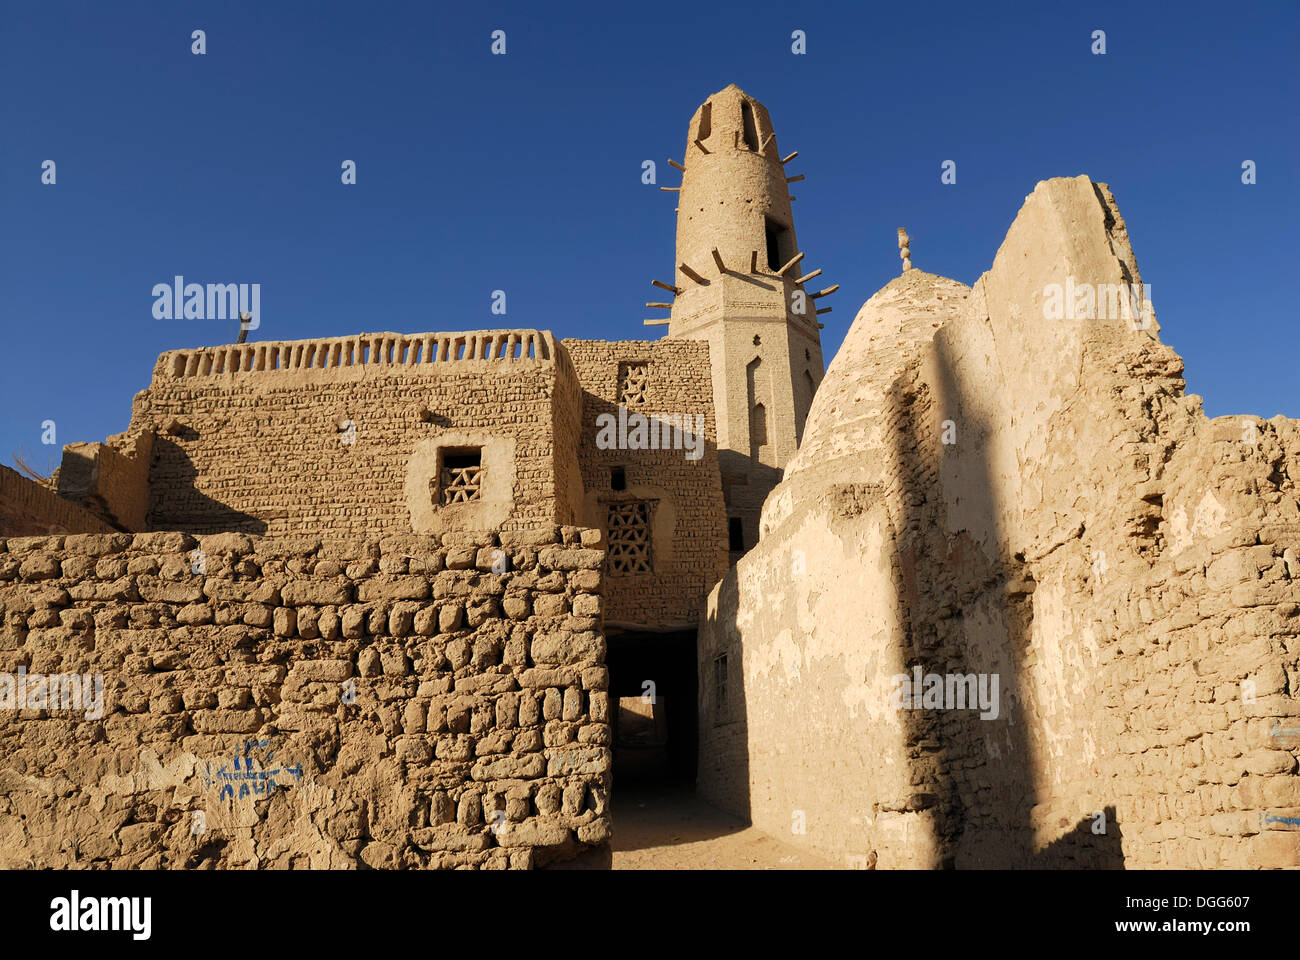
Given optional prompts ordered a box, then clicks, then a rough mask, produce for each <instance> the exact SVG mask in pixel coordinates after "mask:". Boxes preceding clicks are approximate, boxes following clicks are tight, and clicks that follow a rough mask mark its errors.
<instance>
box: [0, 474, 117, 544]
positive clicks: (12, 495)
mask: <svg viewBox="0 0 1300 960" xmlns="http://www.w3.org/2000/svg"><path fill="white" fill-rule="evenodd" d="M112 529H113V528H112V527H111V526H109V525H108V524H107V523H105V522H104V521H103V520H102V519H100V518H99V517H97V516H95V515H94V514H93V513H90V512H89V511H87V510H84V509H82V508H81V507H79V506H77V505H76V504H75V503H71V502H69V501H67V500H63V499H61V498H60V497H59V495H58V494H56V493H55V492H54V491H53V490H51V489H50V488H49V487H44V486H41V485H40V484H39V483H36V482H35V481H34V480H30V479H28V478H27V477H24V476H23V475H22V474H20V473H18V471H16V470H11V469H10V468H9V467H0V536H7V537H22V536H35V535H38V534H48V533H107V532H109V531H111V530H112Z"/></svg>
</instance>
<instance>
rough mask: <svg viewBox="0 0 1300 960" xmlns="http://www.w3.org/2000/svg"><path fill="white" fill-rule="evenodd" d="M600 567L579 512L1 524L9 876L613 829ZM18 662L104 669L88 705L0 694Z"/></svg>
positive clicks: (483, 854)
mask: <svg viewBox="0 0 1300 960" xmlns="http://www.w3.org/2000/svg"><path fill="white" fill-rule="evenodd" d="M196 548H197V549H198V550H199V551H200V552H195V551H196ZM602 561H603V552H602V551H601V550H600V549H599V534H598V533H597V532H596V531H591V530H583V529H579V528H576V527H564V528H560V529H558V530H557V529H556V528H554V527H551V528H549V529H540V530H532V531H514V532H504V533H501V534H499V535H479V536H474V535H466V534H459V535H453V534H449V535H447V536H445V537H442V538H441V539H439V538H435V537H417V536H402V537H390V538H386V539H383V540H380V541H374V540H369V541H362V540H324V541H321V540H318V539H270V538H249V537H246V536H243V535H239V534H218V535H213V536H208V537H203V538H200V539H198V540H196V539H195V538H193V537H190V536H187V535H184V534H179V533H154V534H137V535H134V536H132V535H129V534H108V535H96V536H69V537H66V538H65V537H35V538H17V539H9V540H7V541H5V540H0V616H3V633H2V634H0V867H3V868H12V867H24V866H28V867H30V866H35V867H52V868H61V867H68V866H83V867H84V866H106V867H113V868H122V867H147V868H153V867H163V868H173V867H221V868H234V867H241V868H246V867H261V868H282V867H306V866H310V867H328V868H354V867H355V868H360V867H433V868H445V867H466V866H469V867H481V868H505V867H512V868H519V867H529V866H532V865H536V864H539V863H542V862H545V861H546V860H547V859H549V858H553V857H556V856H563V855H565V854H568V853H571V852H574V851H575V850H577V849H581V848H583V847H585V846H587V845H590V844H599V843H602V842H604V841H605V839H606V838H607V837H608V835H609V813H608V807H607V799H608V791H609V746H608V745H609V726H608V703H607V698H606V697H607V695H606V692H605V689H606V670H605V667H604V638H603V634H602V628H601V620H600V606H601V596H600V591H601V565H602ZM507 566H508V572H505V573H494V572H493V571H494V570H501V569H504V568H505V567H507ZM20 670H22V671H23V672H24V674H25V677H24V682H27V683H33V682H34V677H33V675H35V674H41V675H43V676H46V677H48V676H51V675H56V674H73V673H76V674H80V675H89V676H94V675H97V674H98V675H102V694H103V696H102V701H101V702H102V712H101V711H97V710H95V709H94V705H93V703H91V702H90V701H89V700H86V701H82V702H76V701H74V700H71V699H69V700H67V701H64V702H59V703H54V704H51V703H48V702H45V701H42V700H40V699H34V698H35V697H38V696H41V695H40V694H38V693H37V692H35V691H33V694H32V696H33V699H23V700H16V699H15V698H16V697H17V696H18V694H17V690H18V689H19V687H18V680H17V677H18V674H19V671H20ZM91 687H92V684H87V689H90V688H91ZM37 689H38V690H39V689H40V688H39V687H38V688H37ZM59 690H60V695H61V696H63V695H65V694H67V693H70V691H69V690H68V687H67V686H66V684H64V683H62V682H61V683H60V686H59ZM6 698H7V699H6ZM42 706H44V707H45V708H44V709H42V708H41V707H42ZM70 706H76V707H77V708H78V709H65V708H66V707H70ZM16 707H27V708H28V709H16ZM50 707H55V709H50Z"/></svg>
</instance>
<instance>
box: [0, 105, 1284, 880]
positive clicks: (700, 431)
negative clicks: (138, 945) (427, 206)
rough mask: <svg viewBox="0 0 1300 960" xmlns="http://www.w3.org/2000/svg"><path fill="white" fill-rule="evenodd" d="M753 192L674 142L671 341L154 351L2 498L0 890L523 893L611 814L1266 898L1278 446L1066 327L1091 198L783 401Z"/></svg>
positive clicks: (778, 205) (1043, 221)
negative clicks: (703, 816) (103, 435)
mask: <svg viewBox="0 0 1300 960" xmlns="http://www.w3.org/2000/svg"><path fill="white" fill-rule="evenodd" d="M794 156H795V154H793V153H791V154H786V155H783V154H782V152H781V150H780V149H779V148H778V146H777V142H776V137H775V133H774V129H773V126H772V121H771V118H770V117H769V115H768V113H767V111H766V109H764V108H763V106H762V105H761V104H760V103H758V102H757V101H755V100H754V99H753V98H751V97H749V96H747V95H746V94H744V93H743V92H742V91H740V90H739V89H737V88H736V87H734V86H731V87H728V88H726V89H725V90H722V91H719V92H718V93H716V94H714V95H713V96H712V97H710V98H709V99H708V100H707V101H706V102H705V103H704V104H703V105H702V106H701V107H700V108H699V110H697V111H696V113H695V115H694V116H693V117H692V119H691V121H690V125H689V128H688V135H687V141H686V153H685V156H684V160H683V162H682V163H680V164H677V163H675V162H674V165H675V166H678V167H680V168H681V169H682V182H681V186H680V188H679V189H678V191H677V197H678V211H677V212H678V226H677V238H676V256H675V260H674V263H675V270H674V274H673V276H672V278H671V281H657V282H656V285H657V286H658V287H659V288H660V289H661V290H663V291H664V292H665V293H666V294H669V295H671V302H665V303H662V304H650V305H649V306H651V307H652V308H654V307H659V308H666V309H667V310H668V316H667V317H666V318H663V319H660V320H653V321H646V323H647V324H651V325H666V326H667V335H666V336H665V337H663V338H662V339H659V340H626V341H590V340H572V339H568V340H561V339H557V338H556V337H555V336H554V335H553V334H552V333H551V332H549V331H543V330H486V331H470V332H461V333H410V334H401V333H363V334H356V335H353V336H344V337H333V338H326V339H315V340H303V341H292V342H261V343H241V344H233V345H225V346H215V347H202V348H196V349H186V350H177V351H171V352H168V353H164V354H163V355H162V356H160V357H159V358H158V360H157V363H156V364H155V366H154V369H153V376H152V379H151V381H150V383H149V385H148V387H147V389H145V390H143V391H142V392H141V393H139V394H137V395H136V397H135V400H134V403H133V406H132V415H131V420H130V425H129V426H128V428H127V430H126V431H125V432H124V433H122V434H120V435H118V436H115V437H111V438H109V439H107V440H106V441H104V442H102V443H77V444H71V445H69V446H68V447H66V448H65V450H64V456H63V462H62V466H61V467H60V469H59V471H58V472H57V474H56V477H55V478H54V480H53V482H52V483H51V484H48V485H46V484H40V483H36V482H33V481H31V480H28V479H26V478H24V477H22V476H20V475H18V474H16V473H14V472H13V471H10V470H7V469H0V618H2V621H0V866H4V867H13V866H40V867H60V866H72V865H77V866H112V867H123V866H149V867H155V866H162V867H199V866H216V867H222V868H235V867H299V866H306V867H373V868H401V867H412V868H422V867H432V868H440V867H478V868H485V869H492V868H527V867H531V866H537V865H543V864H545V863H547V862H549V861H552V860H554V859H556V858H561V857H566V856H569V855H572V854H575V853H578V852H581V851H583V850H588V849H591V848H593V847H599V846H600V845H602V844H606V843H608V841H609V838H610V835H611V829H616V824H615V825H612V824H611V816H610V799H611V793H612V791H614V790H616V789H617V786H618V784H619V783H621V782H624V780H625V779H626V780H627V781H629V782H630V781H631V780H632V779H634V778H637V777H647V776H650V777H656V778H671V779H677V780H680V781H683V782H685V783H689V784H695V785H696V787H697V789H698V790H699V791H700V793H702V794H703V795H704V796H705V797H706V798H707V799H709V800H710V801H711V802H713V803H715V804H717V805H718V806H721V807H723V808H725V809H728V810H732V811H735V812H736V813H738V814H740V815H742V816H744V817H746V818H748V819H749V820H751V821H752V822H753V823H754V824H756V825H757V826H759V827H761V828H762V829H764V830H767V831H769V832H771V833H773V834H779V835H781V836H782V837H783V838H785V839H786V840H788V841H789V842H793V843H795V844H805V845H807V846H808V847H809V849H810V850H813V851H815V852H816V853H818V854H819V855H821V856H824V857H827V858H830V859H831V860H832V861H834V862H838V863H841V864H843V865H844V866H846V867H850V868H853V867H871V866H877V867H881V868H889V867H939V866H958V867H964V866H1076V867H1117V866H1128V867H1143V866H1201V867H1216V866H1234V867H1236V866H1241V867H1246V866H1249V867H1253V866H1262V867H1275V866H1297V865H1300V843H1298V842H1297V841H1298V839H1300V837H1298V835H1297V832H1296V830H1297V828H1296V825H1297V824H1300V777H1298V776H1297V772H1296V768H1297V754H1298V753H1300V736H1297V730H1300V699H1297V697H1296V693H1297V686H1298V684H1300V639H1298V638H1300V490H1298V489H1297V480H1296V478H1297V477H1300V425H1298V424H1297V422H1296V421H1291V420H1286V419H1283V418H1280V417H1278V418H1274V419H1273V420H1269V421H1264V420H1261V419H1259V418H1257V417H1230V418H1229V417H1224V418H1217V419H1214V420H1210V419H1207V418H1206V417H1205V416H1204V415H1203V414H1202V412H1201V410H1200V404H1199V398H1196V397H1192V396H1188V395H1186V394H1185V392H1184V381H1183V379H1182V377H1181V374H1182V363H1181V361H1180V360H1179V358H1178V357H1177V355H1176V354H1175V353H1174V352H1173V351H1172V350H1171V349H1170V348H1169V347H1167V346H1165V345H1164V344H1162V343H1161V342H1160V339H1159V327H1158V325H1157V324H1156V322H1155V318H1154V314H1153V313H1151V311H1150V310H1149V307H1150V305H1149V303H1146V304H1145V305H1139V306H1138V309H1137V310H1136V311H1129V312H1125V311H1120V313H1118V314H1116V313H1114V312H1113V311H1110V310H1108V309H1106V305H1108V304H1109V303H1111V302H1113V303H1116V304H1120V305H1124V304H1127V306H1133V304H1131V303H1128V302H1127V301H1122V299H1121V298H1119V297H1118V296H1117V295H1116V291H1132V290H1133V289H1134V285H1140V284H1141V279H1140V274H1139V272H1138V267H1137V262H1136V258H1135V256H1134V254H1133V251H1132V248H1131V245H1130V243H1129V239H1128V234H1127V229H1126V227H1125V224H1124V221H1123V219H1122V217H1121V216H1120V213H1119V208H1118V205H1117V204H1116V202H1115V200H1114V198H1113V196H1112V195H1111V193H1110V190H1109V189H1108V188H1107V187H1106V186H1105V185H1103V184H1096V183H1093V182H1091V181H1090V180H1089V179H1088V178H1087V177H1075V178H1072V179H1056V180H1049V181H1045V182H1043V183H1040V184H1039V185H1038V186H1037V187H1036V189H1035V190H1034V192H1033V194H1032V195H1030V196H1029V197H1028V198H1026V201H1025V206H1024V207H1023V209H1022V210H1021V212H1020V214H1019V216H1018V217H1017V218H1016V221H1015V223H1014V224H1013V225H1012V227H1011V230H1010V231H1009V233H1008V235H1007V238H1006V241H1005V242H1004V244H1003V246H1002V248H1001V249H1000V250H999V251H998V253H997V256H996V257H995V259H994V261H993V263H992V266H991V268H990V269H989V271H988V272H986V273H985V274H984V275H983V276H981V277H980V278H979V280H978V281H977V282H976V283H975V285H974V286H973V287H967V286H965V285H963V284H960V283H957V282H956V281H953V280H948V279H945V278H943V277H940V276H936V275H934V274H930V273H926V272H923V271H921V270H918V269H913V268H912V266H911V258H910V249H909V248H908V247H907V246H906V245H905V238H901V240H900V246H902V252H903V263H904V269H903V272H902V275H901V276H900V277H898V278H897V279H896V280H894V281H893V282H891V283H890V284H889V285H887V286H886V287H885V288H884V289H882V290H880V291H879V292H877V293H876V294H875V295H874V296H872V297H871V298H870V299H868V300H867V302H866V304H865V305H864V306H863V307H862V309H861V311H860V312H859V313H858V315H857V317H856V319H855V320H854V322H853V325H852V327H851V329H850V330H849V333H848V335H847V337H846V339H845V342H844V344H843V345H842V346H841V347H840V349H839V351H838V352H837V353H836V355H835V357H834V359H833V361H832V363H831V365H830V367H829V370H826V369H824V367H823V360H822V351H821V343H820V333H819V331H820V329H821V325H820V324H819V323H818V315H819V313H823V312H824V311H825V310H826V309H827V308H825V307H823V306H821V304H822V303H823V302H824V301H823V298H824V297H826V296H828V295H830V294H832V293H834V292H835V290H836V288H837V287H836V285H832V286H827V287H824V288H821V289H816V287H817V286H818V285H817V284H814V283H813V281H814V280H815V279H816V278H817V277H818V276H819V274H820V273H821V271H820V270H816V269H812V266H811V264H809V263H807V262H805V260H804V252H803V249H802V248H801V247H800V246H799V244H798V242H797V240H796V235H795V225H794V220H793V216H792V208H791V200H792V199H793V198H792V197H791V196H790V194H789V184H790V183H792V182H794V181H797V180H798V179H800V177H798V176H789V175H787V169H786V168H787V164H789V163H791V161H792V160H793V159H794ZM1063 285H1068V286H1069V289H1075V287H1076V286H1077V287H1079V288H1082V287H1084V286H1086V287H1088V288H1089V289H1090V290H1093V289H1095V290H1096V291H1098V296H1097V297H1095V298H1094V299H1093V301H1092V307H1091V308H1090V309H1089V310H1085V311H1083V312H1082V313H1080V312H1078V311H1074V310H1070V311H1068V313H1067V316H1066V317H1064V318H1062V317H1057V316H1054V315H1053V314H1052V313H1051V308H1050V306H1049V303H1048V301H1049V300H1050V297H1051V294H1050V291H1051V290H1052V289H1053V288H1054V287H1061V286H1063ZM1099 305H1100V306H1099ZM612 425H617V429H614V427H613V426H612ZM611 438H612V439H611ZM72 675H75V676H77V677H80V678H94V677H99V678H101V680H102V696H101V697H100V698H99V699H96V700H94V701H93V702H79V703H77V704H76V709H70V708H69V705H68V704H67V703H66V702H64V700H63V699H59V698H57V697H55V695H54V694H55V692H56V691H61V690H62V688H61V687H60V684H62V683H63V681H62V679H59V678H65V677H69V676H72ZM913 675H915V676H917V677H929V676H934V677H937V678H940V685H941V686H942V684H943V682H944V681H945V680H946V681H947V682H948V688H952V683H951V678H959V679H961V680H964V679H965V678H969V679H970V681H971V686H970V687H969V688H968V689H969V690H970V691H971V692H972V695H973V693H974V691H975V690H976V689H986V690H987V689H992V690H996V691H997V693H996V700H995V702H994V703H993V704H992V705H991V709H986V710H984V711H983V712H981V711H978V710H974V709H971V707H972V704H971V703H966V702H960V703H957V704H953V703H950V702H947V701H945V700H944V699H943V698H942V696H940V697H939V698H938V699H936V700H935V701H934V702H931V701H929V700H928V699H925V700H921V699H920V698H918V700H920V702H916V703H912V702H910V701H906V700H900V698H899V689H900V688H899V684H898V678H899V677H900V676H902V677H904V678H908V677H911V676H913ZM38 678H39V679H38ZM986 681H988V682H989V683H988V684H985V682H986ZM993 681H996V682H995V683H994V682H993ZM980 684H985V685H984V686H980ZM989 684H991V685H989ZM83 688H84V689H92V688H90V687H78V689H83ZM643 697H644V698H645V699H643ZM82 700H83V701H84V700H85V698H84V697H83V698H82ZM986 706H989V705H986ZM792 823H797V824H800V825H801V826H802V830H796V831H794V832H793V833H792V831H791V825H792Z"/></svg>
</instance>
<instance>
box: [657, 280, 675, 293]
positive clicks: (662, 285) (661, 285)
mask: <svg viewBox="0 0 1300 960" xmlns="http://www.w3.org/2000/svg"><path fill="white" fill-rule="evenodd" d="M650 286H652V287H658V288H659V289H660V290H667V291H668V292H669V293H681V292H682V288H681V287H674V286H673V285H672V284H671V283H664V282H663V281H662V280H651V281H650Z"/></svg>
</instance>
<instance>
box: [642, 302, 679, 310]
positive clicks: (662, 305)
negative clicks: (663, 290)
mask: <svg viewBox="0 0 1300 960" xmlns="http://www.w3.org/2000/svg"><path fill="white" fill-rule="evenodd" d="M646 306H647V307H650V308H651V309H656V308H657V309H659V310H671V309H672V308H673V305H672V304H671V303H647V304H646Z"/></svg>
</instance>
